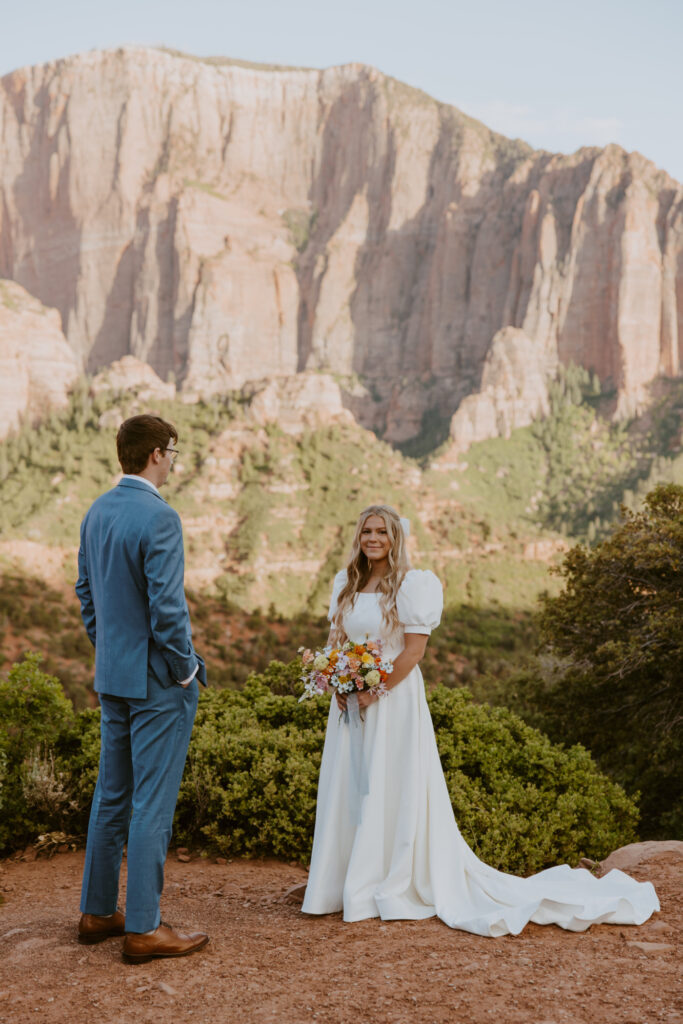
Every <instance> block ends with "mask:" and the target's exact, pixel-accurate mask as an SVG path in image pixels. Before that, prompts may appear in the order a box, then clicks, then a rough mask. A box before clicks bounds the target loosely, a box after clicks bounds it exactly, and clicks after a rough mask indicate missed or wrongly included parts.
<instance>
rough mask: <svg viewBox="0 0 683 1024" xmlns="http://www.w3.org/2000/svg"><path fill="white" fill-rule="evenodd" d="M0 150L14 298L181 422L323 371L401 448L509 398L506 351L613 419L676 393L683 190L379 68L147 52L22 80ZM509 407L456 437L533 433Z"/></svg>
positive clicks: (8, 99) (93, 57)
mask: <svg viewBox="0 0 683 1024" xmlns="http://www.w3.org/2000/svg"><path fill="white" fill-rule="evenodd" d="M0 144H1V146H2V153H3V160H2V165H1V166H0V275H4V276H6V277H10V278H12V279H14V280H16V281H17V282H19V283H20V284H22V285H23V286H24V287H25V288H27V289H28V290H29V291H30V292H31V293H32V294H33V295H35V296H37V297H38V298H39V299H40V300H41V301H42V302H44V303H46V304H47V305H51V306H55V307H56V308H58V309H59V311H60V314H61V317H62V326H63V330H64V333H65V334H66V336H67V338H68V340H69V343H70V345H71V346H72V349H73V351H74V352H75V354H76V356H77V358H78V360H79V362H80V364H81V365H82V366H83V367H86V368H87V369H88V370H90V371H97V370H99V369H101V368H102V367H103V366H105V365H107V364H109V363H111V362H113V361H114V360H117V359H120V358H121V357H122V356H124V355H133V356H135V357H136V358H138V359H140V360H142V361H144V362H148V363H149V364H150V365H151V366H152V367H153V369H154V370H155V372H156V373H157V374H158V375H159V376H160V377H161V378H162V379H163V380H166V379H167V378H168V375H169V373H173V374H174V375H175V379H176V380H177V381H178V382H179V385H180V387H181V388H182V390H183V391H185V392H186V393H187V394H188V396H191V395H193V394H199V393H201V394H207V393H211V392H218V391H223V390H225V389H228V388H230V389H232V388H239V387H241V386H242V385H243V384H244V383H245V382H247V381H250V380H258V379H262V378H263V377H264V376H268V375H273V376H291V375H292V374H295V373H297V372H300V371H303V370H317V371H325V372H328V373H332V374H334V375H335V376H336V377H337V379H345V380H346V381H347V382H348V389H349V395H350V397H349V401H348V404H349V406H350V407H351V408H352V409H353V411H354V413H355V414H356V415H357V416H358V418H359V419H360V420H361V422H362V423H363V424H364V425H365V426H369V427H371V428H373V429H376V430H378V431H380V432H383V433H384V436H385V437H386V438H387V439H388V440H393V441H400V440H405V439H407V438H410V437H413V436H415V435H417V434H418V433H419V432H420V430H421V428H422V426H423V422H424V417H425V414H427V413H429V414H432V415H433V414H437V415H438V416H440V417H443V418H448V417H450V416H451V415H452V414H453V413H454V412H455V411H456V410H457V409H458V407H459V405H460V403H461V401H462V400H463V399H464V398H465V397H466V396H468V395H471V394H473V393H475V392H478V391H479V390H480V388H481V385H482V383H483V378H484V377H486V378H487V379H489V378H490V379H491V380H495V381H497V380H500V379H502V378H501V374H502V375H503V376H505V375H506V374H508V375H509V374H512V377H514V375H515V372H516V371H515V370H514V366H513V364H514V361H515V359H516V356H514V355H513V356H511V357H510V358H511V360H512V361H511V363H510V367H509V368H508V369H505V368H504V366H503V364H504V363H505V361H506V357H505V354H504V352H503V351H502V348H501V346H502V345H503V343H502V342H501V340H500V339H501V336H500V335H499V333H498V332H500V331H501V329H505V328H516V329H517V330H518V331H519V332H523V334H524V335H525V336H526V338H527V339H529V342H530V343H531V348H529V345H528V344H527V342H521V341H520V340H519V339H520V338H521V337H522V336H521V335H520V334H515V335H510V334H509V333H508V334H506V335H504V337H505V338H507V339H509V338H516V339H517V341H515V342H514V344H513V345H512V351H513V352H518V353H519V352H521V351H522V348H523V347H524V346H525V345H526V346H527V349H529V358H530V359H531V360H532V364H533V365H532V366H529V367H528V369H529V371H530V372H532V373H533V374H534V375H535V378H538V376H539V375H543V374H545V373H546V372H552V370H553V367H555V366H556V365H557V363H558V361H561V362H563V363H569V362H572V361H573V362H576V363H579V364H581V365H583V366H585V367H587V368H589V369H591V370H594V371H596V372H597V373H598V375H599V376H600V378H601V380H602V381H603V383H604V384H605V386H606V387H608V388H611V389H614V390H615V392H616V395H617V403H616V404H617V410H618V412H619V413H622V414H626V413H629V412H632V411H635V410H636V409H637V408H638V407H639V405H640V404H641V403H642V402H643V401H644V395H645V388H646V385H647V384H648V382H649V381H650V380H652V379H653V378H654V377H655V376H657V375H658V374H662V373H664V374H674V375H675V374H678V373H679V369H680V361H681V347H682V345H683V189H682V188H681V186H680V185H678V184H677V183H676V182H675V181H673V180H672V179H671V178H670V177H668V176H667V175H666V174H665V173H663V172H660V171H658V170H657V169H656V168H655V167H654V166H653V165H652V164H651V163H649V162H648V161H647V160H645V159H644V158H643V157H642V156H640V155H638V154H627V153H625V152H624V151H623V150H621V149H619V148H618V147H615V146H608V147H607V148H606V149H582V150H579V151H578V152H577V153H575V154H574V155H572V156H558V155H552V154H549V153H545V152H535V151H533V150H531V149H530V148H529V147H528V146H526V145H525V144H523V143H521V142H511V141H510V140H508V139H505V138H503V137H502V136H499V135H496V134H494V133H493V132H491V131H489V130H488V129H487V128H485V127H484V126H483V125H482V124H480V123H478V122H476V121H473V120H472V119H470V118H468V117H466V116H464V115H463V114H461V113H460V112H459V111H458V110H456V109H455V108H452V107H447V106H445V105H443V104H439V103H437V102H435V101H433V100H431V99H430V98H429V97H427V96H425V95H424V94H422V93H420V92H418V91H416V90H414V89H410V88H408V87H406V86H404V85H402V84H400V83H399V82H396V81H394V80H392V79H390V78H387V77H386V76H384V75H382V74H380V73H378V72H377V71H374V70H372V69H371V68H368V67H365V66H362V65H349V66H346V67H341V68H331V69H329V70H327V71H324V72H318V71H305V70H296V69H290V70H287V69H274V70H269V69H266V68H260V67H249V66H243V65H237V64H235V63H231V62H229V61H224V62H222V61H202V60H195V59H192V58H188V57H183V56H179V55H175V54H171V53H167V52H164V51H161V50H153V49H140V48H126V49H123V50H117V51H115V52H114V51H110V52H92V53H89V54H86V55H83V56H80V57H74V58H71V59H68V60H63V61H57V62H54V63H50V64H45V65H41V66H38V67H33V68H25V69H22V70H19V71H16V72H14V73H12V74H10V75H7V76H5V77H4V78H3V79H2V80H1V81H0ZM494 339H497V340H496V345H497V346H498V348H499V349H500V351H499V352H498V354H496V353H495V352H494V351H493V349H492V345H493V343H494ZM506 345H507V342H506ZM520 345H521V346H522V348H520ZM494 348H495V346H494ZM487 360H488V361H487ZM511 380H512V378H511ZM524 386H526V385H524ZM505 387H506V385H505V384H498V383H494V384H493V385H489V384H486V385H485V388H486V394H487V395H488V397H487V398H484V399H483V400H482V404H480V405H478V406H477V407H476V411H475V408H474V407H470V408H469V412H468V413H467V416H466V417H464V419H463V418H461V420H460V421H458V423H457V424H456V425H455V426H454V430H455V431H456V433H457V431H464V430H470V431H471V433H472V436H476V435H477V432H478V431H479V432H480V431H481V430H484V432H486V431H488V430H489V429H493V424H494V423H495V424H497V425H499V426H496V428H495V429H499V428H500V429H508V428H509V426H510V425H511V424H514V423H515V422H517V420H518V418H519V411H520V408H521V406H522V405H523V404H524V401H525V400H524V397H523V394H522V393H520V387H519V380H518V378H516V377H514V382H513V383H512V399H511V402H512V404H511V406H510V407H509V408H508V407H507V406H506V399H505ZM359 388H360V389H361V390H362V389H364V392H363V395H362V396H361V397H358V392H359ZM491 388H493V390H491ZM523 390H524V388H523V387H522V392H523ZM541 390H542V389H540V387H539V386H537V385H534V388H533V391H534V394H535V395H536V405H537V407H538V408H539V409H542V407H543V402H542V398H541ZM354 395H356V398H354V397H353V396H354ZM465 422H467V423H469V424H470V426H469V427H466V426H465V425H464V424H465ZM484 422H485V423H486V424H487V425H486V426H481V425H480V424H483V423H484Z"/></svg>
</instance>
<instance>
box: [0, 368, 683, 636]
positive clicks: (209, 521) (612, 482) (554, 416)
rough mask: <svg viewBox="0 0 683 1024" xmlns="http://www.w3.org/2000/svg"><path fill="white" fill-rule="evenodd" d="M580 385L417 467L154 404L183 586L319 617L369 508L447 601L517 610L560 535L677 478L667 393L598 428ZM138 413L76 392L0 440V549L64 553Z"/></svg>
mask: <svg viewBox="0 0 683 1024" xmlns="http://www.w3.org/2000/svg"><path fill="white" fill-rule="evenodd" d="M596 392H597V387H596V386H595V385H594V384H593V382H592V381H591V379H590V377H589V375H588V374H586V373H585V372H584V371H581V370H576V369H571V370H570V371H566V372H564V373H563V375H562V376H561V378H560V379H558V381H557V382H556V384H555V385H554V387H553V391H552V395H551V400H552V409H551V414H550V416H549V417H548V418H547V419H545V420H543V421H539V422H537V423H534V424H532V426H530V427H528V428H524V429H521V430H517V431H515V432H514V433H513V434H512V436H511V437H510V438H509V439H495V440H492V441H486V442H482V443H479V444H476V445H474V446H472V448H471V449H470V450H469V451H468V452H467V453H466V454H465V455H464V456H461V457H460V458H459V460H457V461H456V462H455V463H454V462H453V460H452V459H446V458H444V453H443V451H437V452H436V453H435V455H434V457H432V458H431V459H429V458H426V457H425V458H423V459H422V460H421V462H417V461H415V460H414V459H410V458H407V457H405V456H403V455H401V453H400V452H398V451H396V450H395V449H392V448H391V447H389V446H388V445H386V444H384V443H383V442H382V441H381V440H379V439H378V438H377V437H376V436H375V435H374V434H372V433H370V432H368V431H366V430H363V429H362V428H361V427H358V426H353V425H341V426H327V427H319V428H317V429H307V430H304V431H302V432H301V433H299V434H296V435H292V434H288V433H284V432H283V431H282V430H280V429H279V428H278V427H276V426H274V425H268V426H266V427H265V428H264V427H262V426H259V425H257V424H256V423H255V422H254V420H253V418H252V417H251V415H250V412H249V407H248V404H247V402H246V401H245V400H241V399H239V398H236V397H226V398H221V399H215V400H212V401H211V402H198V403H196V404H185V403H183V402H181V401H174V402H166V403H164V402H157V403H155V406H156V407H155V411H158V412H159V413H160V414H161V415H162V416H164V417H166V418H168V419H170V420H171V421H172V422H173V423H174V424H175V425H176V426H177V428H178V430H179V434H180V442H179V444H180V449H181V456H180V458H179V460H178V465H177V466H176V470H175V472H174V474H173V476H172V477H171V479H170V481H169V483H168V485H167V487H166V489H165V491H164V494H165V496H166V497H167V498H168V500H169V501H170V502H171V503H172V504H173V505H174V507H175V508H177V509H178V511H179V512H180V514H181V516H182V518H183V524H184V529H185V533H186V559H187V580H188V585H189V587H190V589H193V590H197V591H198V592H207V591H210V592H211V593H213V594H218V595H222V596H223V597H224V598H226V599H227V600H229V601H230V602H231V603H232V604H236V605H238V606H240V607H242V608H244V609H246V610H249V611H251V610H253V609H254V608H256V607H259V608H261V609H263V610H264V611H265V610H267V609H271V610H274V611H275V612H276V613H280V614H283V615H285V616H288V617H290V616H292V615H295V614H298V613H300V612H303V611H306V612H308V613H311V614H314V615H319V614H321V613H322V612H323V611H324V610H325V607H326V602H327V598H328V593H329V587H330V580H331V578H332V576H333V575H334V573H335V572H336V570H337V569H338V568H339V566H340V565H342V564H343V562H344V559H345V556H346V552H347V550H348V546H349V542H350V538H351V535H352V529H353V523H354V521H355V518H356V515H357V513H358V511H359V510H360V509H361V508H362V507H363V506H364V505H366V504H367V503H368V502H370V501H376V500H384V501H388V502H390V503H392V504H394V505H395V506H396V507H398V508H399V509H400V511H401V513H402V514H403V515H406V516H408V517H409V518H410V519H411V522H412V537H411V540H410V548H411V554H412V557H413V562H414V563H415V564H418V565H422V566H424V567H427V568H432V569H434V570H435V571H436V572H437V573H439V575H440V576H441V578H442V579H443V581H444V584H445V586H446V599H447V604H448V605H449V606H451V607H456V606H463V605H466V606H470V607H474V608H489V607H506V608H508V609H515V610H520V609H527V610H528V609H530V608H532V607H533V606H534V604H535V601H536V598H537V596H538V594H539V593H540V592H541V591H542V590H544V589H546V588H547V587H549V586H550V587H551V588H552V586H553V584H552V581H551V580H550V579H549V576H548V572H547V566H548V563H549V562H552V561H553V560H555V558H556V555H557V553H558V552H561V551H562V550H563V549H564V548H566V546H567V542H568V541H573V540H586V541H588V542H589V543H590V542H594V541H595V540H597V539H600V537H602V536H605V535H606V532H607V531H608V530H609V527H610V524H611V523H612V522H614V521H615V519H616V517H617V514H618V509H619V505H620V503H621V502H622V501H624V502H625V503H626V504H632V505H635V504H636V503H637V502H638V501H639V500H640V497H641V496H642V495H643V494H645V493H646V492H647V491H648V490H649V489H650V488H651V487H652V486H653V485H654V484H655V483H657V482H659V481H660V480H668V481H673V482H683V456H681V455H680V454H679V452H680V445H679V438H680V430H681V413H682V410H683V384H681V382H677V383H671V384H670V385H669V386H668V388H666V389H665V390H664V391H663V394H662V397H661V399H660V401H659V403H655V405H654V406H653V408H652V410H651V411H650V413H648V416H647V419H646V420H645V419H643V420H642V421H635V422H633V423H630V424H626V423H622V424H614V423H611V422H610V421H608V420H607V419H605V418H603V417H602V416H601V415H600V408H601V407H604V406H605V404H606V403H608V402H609V400H610V399H609V396H600V395H599V394H597V393H596ZM143 407H144V408H148V404H147V405H145V406H143V405H142V403H141V402H140V401H139V400H138V399H137V398H136V396H135V395H134V394H124V395H117V394H105V395H102V394H100V395H98V396H96V397H93V396H92V395H91V394H90V393H89V390H88V386H87V383H86V382H83V384H82V385H81V386H80V387H79V388H78V389H77V391H76V392H75V393H74V394H73V396H72V399H71V403H70V406H69V408H68V409H67V410H66V411H65V412H62V413H54V414H52V415H51V416H49V417H48V418H47V419H46V420H45V421H44V422H43V423H42V424H40V425H39V426H37V427H30V426H25V427H24V428H23V429H22V430H21V431H20V432H19V433H18V434H16V435H15V436H12V437H10V438H9V439H8V440H7V441H5V442H4V443H3V444H1V445H0V532H1V533H2V537H3V540H4V541H5V545H4V546H3V548H2V549H0V553H1V552H2V551H4V552H5V553H7V550H8V547H7V542H11V541H16V540H30V541H33V542H35V543H37V544H41V545H45V546H46V547H48V548H49V547H56V548H59V549H64V550H66V551H69V552H72V551H74V550H75V548H76V547H77V544H78V527H79V523H80V520H81V518H82V516H83V514H84V512H85V510H86V509H87V507H88V505H89V504H90V503H91V502H92V501H93V500H94V498H95V497H97V495H98V494H100V493H101V492H102V491H103V490H105V489H107V488H109V487H111V486H113V485H114V484H115V482H116V480H117V479H118V472H119V470H118V465H117V462H116V455H115V444H114V441H115V431H116V426H117V424H118V423H119V422H120V420H121V419H122V418H124V417H125V416H126V415H130V414H132V413H134V412H137V411H140V410H141V409H142V408H143ZM70 575H73V563H71V564H70V567H69V569H68V571H67V577H66V578H67V579H69V578H70Z"/></svg>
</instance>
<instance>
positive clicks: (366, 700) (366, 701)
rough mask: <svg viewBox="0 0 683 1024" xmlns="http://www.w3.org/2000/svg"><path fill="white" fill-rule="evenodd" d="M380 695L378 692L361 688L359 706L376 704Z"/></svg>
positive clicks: (364, 706) (365, 706)
mask: <svg viewBox="0 0 683 1024" xmlns="http://www.w3.org/2000/svg"><path fill="white" fill-rule="evenodd" d="M376 700H379V697H378V696H377V694H376V693H370V691H369V690H361V691H360V693H359V694H358V707H359V708H367V707H368V706H369V705H370V704H374V703H375V701H376Z"/></svg>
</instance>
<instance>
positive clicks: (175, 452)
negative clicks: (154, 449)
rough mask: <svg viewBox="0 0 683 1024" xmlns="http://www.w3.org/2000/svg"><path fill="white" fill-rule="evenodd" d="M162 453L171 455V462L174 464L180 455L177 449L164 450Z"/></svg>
mask: <svg viewBox="0 0 683 1024" xmlns="http://www.w3.org/2000/svg"><path fill="white" fill-rule="evenodd" d="M164 451H165V452H170V453H171V462H175V460H176V459H177V458H178V456H179V455H180V449H179V448H164Z"/></svg>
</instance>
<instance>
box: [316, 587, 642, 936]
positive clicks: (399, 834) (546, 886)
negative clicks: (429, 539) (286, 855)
mask: <svg viewBox="0 0 683 1024" xmlns="http://www.w3.org/2000/svg"><path fill="white" fill-rule="evenodd" d="M344 581H345V573H344V572H341V573H338V574H337V576H336V578H335V581H334V588H333V592H332V603H331V607H330V616H331V615H332V614H333V613H334V610H335V608H336V603H337V595H338V594H339V592H340V590H341V588H342V586H343V584H344ZM442 602H443V598H442V590H441V584H440V582H439V580H438V579H437V578H436V576H434V574H433V573H431V572H422V571H419V570H411V571H410V572H408V573H407V575H406V577H405V579H404V581H403V583H402V585H401V588H400V591H399V594H398V598H397V610H398V617H399V620H400V622H401V623H402V624H403V628H404V631H405V632H406V633H426V634H429V633H430V632H431V631H432V630H433V629H434V628H435V627H436V626H437V625H438V624H439V621H440V618H441V610H442ZM344 629H345V631H346V635H347V636H348V637H349V639H350V640H353V641H355V642H356V643H360V642H362V641H364V640H366V639H371V640H377V639H381V640H382V641H383V643H384V654H385V656H386V657H388V658H391V659H395V658H396V657H397V656H398V654H400V652H401V650H402V649H403V636H402V635H400V634H399V635H398V636H395V637H393V638H391V637H389V636H387V630H386V627H385V626H384V623H383V620H382V612H381V609H380V604H379V597H378V596H377V595H376V594H359V595H358V596H357V598H356V601H355V605H354V606H353V608H352V609H351V611H349V612H347V613H346V614H345V616H344ZM362 729H363V756H364V759H365V766H366V769H367V781H368V785H367V787H366V788H367V789H368V792H367V793H366V795H364V796H362V797H361V798H360V799H361V803H360V813H359V814H358V813H357V810H358V809H357V808H355V807H354V799H358V794H357V792H356V793H353V792H352V789H353V785H352V783H351V780H352V778H353V771H352V765H351V743H350V727H349V725H348V724H347V722H346V721H344V720H343V719H341V720H340V714H339V709H338V707H337V703H336V701H335V700H333V701H332V705H331V707H330V715H329V718H328V722H327V734H326V737H325V748H324V751H323V757H322V764H321V768H320V782H319V787H318V803H317V813H316V821H315V834H314V839H313V853H312V856H311V867H310V873H309V879H308V885H307V888H306V895H305V898H304V903H303V907H302V910H303V912H304V913H306V914H330V913H334V912H335V911H339V910H343V911H344V920H345V921H360V920H362V919H364V918H367V917H381V918H383V919H384V920H393V919H398V918H409V919H421V918H427V917H432V916H434V915H438V916H439V917H440V918H441V920H442V921H445V923H446V924H447V925H449V926H450V927H451V928H461V929H463V930H464V931H468V932H474V933H475V934H476V935H490V936H498V935H507V934H508V933H512V934H513V935H517V934H518V933H519V932H521V930H522V929H523V928H524V926H525V925H526V924H527V922H529V921H535V922H536V924H557V925H560V927H562V928H567V929H569V930H570V931H584V930H585V929H586V928H589V927H590V925H591V924H597V923H600V922H607V923H609V924H636V925H637V924H642V923H643V921H646V920H647V919H648V917H650V915H651V914H652V913H653V912H654V911H656V910H659V902H658V900H657V895H656V893H655V890H654V887H653V886H652V884H651V883H650V882H636V881H635V880H634V879H632V878H630V877H629V876H628V875H626V874H624V873H623V872H621V871H610V872H609V873H608V874H607V875H605V876H604V878H600V879H598V878H595V877H594V876H593V875H591V874H590V872H588V871H586V870H583V869H572V868H570V867H569V866H568V865H566V864H564V865H562V866H559V867H552V868H548V869H547V870H545V871H541V872H539V873H538V874H536V875H532V876H531V877H529V878H518V877H515V876H514V875H507V874H504V873H503V872H501V871H496V870H495V869H494V868H491V867H489V866H488V865H486V864H484V863H483V862H482V861H480V860H479V859H478V857H476V855H475V854H474V853H473V852H472V850H470V848H469V847H468V845H467V843H466V842H465V840H464V839H463V838H462V836H461V835H460V832H459V830H458V826H457V825H456V822H455V818H454V816H453V809H452V807H451V802H450V799H449V796H448V790H447V788H446V780H445V779H444V775H443V771H442V768H441V762H440V760H439V754H438V750H437V746H436V739H435V736H434V727H433V725H432V720H431V716H430V714H429V708H428V706H427V701H426V698H425V692H424V685H423V681H422V674H421V672H420V669H419V668H417V667H416V668H414V669H413V671H412V672H411V673H410V674H409V675H408V676H407V677H406V678H405V679H404V680H403V681H402V682H400V683H399V684H398V685H397V686H396V687H395V688H393V689H392V690H391V691H390V692H389V694H388V696H386V697H383V698H381V699H380V700H379V701H376V702H375V703H374V704H371V705H370V706H369V707H368V708H366V710H365V722H364V724H363V726H362Z"/></svg>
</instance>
